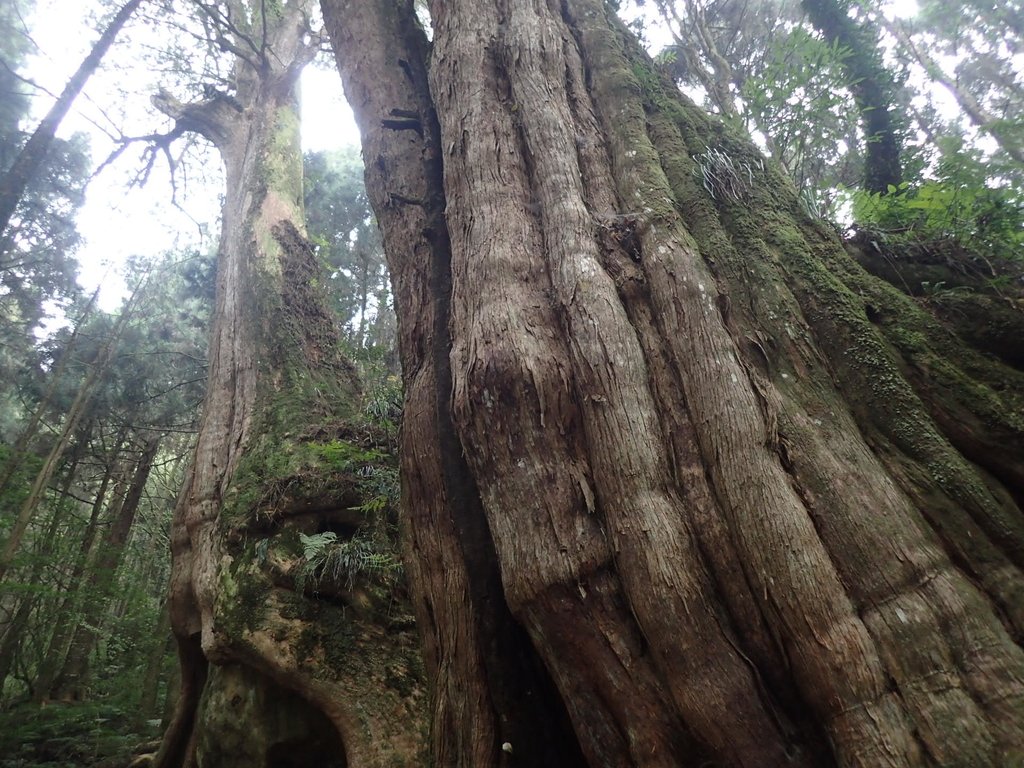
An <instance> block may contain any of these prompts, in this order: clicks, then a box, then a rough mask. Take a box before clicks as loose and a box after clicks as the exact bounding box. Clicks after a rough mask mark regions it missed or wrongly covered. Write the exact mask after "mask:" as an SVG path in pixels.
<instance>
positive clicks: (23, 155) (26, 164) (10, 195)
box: [0, 0, 144, 235]
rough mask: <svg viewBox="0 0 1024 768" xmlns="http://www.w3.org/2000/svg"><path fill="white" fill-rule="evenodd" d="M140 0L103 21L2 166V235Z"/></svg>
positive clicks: (0, 231) (142, 0)
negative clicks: (86, 51)
mask: <svg viewBox="0 0 1024 768" xmlns="http://www.w3.org/2000/svg"><path fill="white" fill-rule="evenodd" d="M143 2H144V0H128V2H126V3H125V4H124V5H122V6H121V8H120V9H119V10H118V11H117V13H116V14H114V18H113V19H111V20H110V23H108V24H107V26H106V28H105V29H104V30H103V32H102V33H101V34H100V36H99V38H98V39H97V40H96V42H95V43H94V44H93V47H92V50H91V51H89V54H88V55H87V56H86V57H85V59H83V60H82V63H81V64H80V65H79V67H78V69H77V70H76V71H75V73H74V74H73V75H72V76H71V78H70V79H69V80H68V82H67V85H65V86H64V90H63V91H62V92H61V94H60V96H59V97H57V100H56V101H55V102H54V103H53V106H52V107H50V111H49V112H47V113H46V116H45V117H43V119H42V120H41V121H40V123H39V125H38V126H37V127H36V129H35V131H33V132H32V135H31V136H30V137H29V139H28V141H27V142H25V146H23V147H22V148H21V150H20V151H19V152H18V154H17V155H16V156H15V158H14V160H13V162H12V163H11V165H10V167H8V168H6V169H5V171H4V173H3V175H0V235H3V234H4V231H5V230H6V229H7V225H8V224H9V223H10V221H11V217H12V216H13V215H14V212H15V210H16V209H17V207H18V203H19V202H20V201H21V198H22V195H23V194H24V193H25V189H26V187H27V186H28V184H29V181H30V180H31V179H32V176H33V175H34V174H35V173H36V171H37V170H39V168H40V166H42V164H43V161H44V160H45V158H46V153H47V152H48V151H49V149H50V145H51V144H53V140H54V137H55V136H56V135H57V128H59V127H60V124H61V121H62V120H63V119H64V117H65V116H66V115H67V113H68V110H70V109H71V105H72V104H73V103H74V101H75V99H77V98H78V94H79V93H81V92H82V88H84V87H85V84H86V83H87V82H88V80H89V78H90V77H91V76H92V74H93V72H95V71H96V69H97V68H98V67H99V65H100V63H101V62H102V61H103V57H104V56H105V55H106V53H107V51H108V50H110V46H112V45H113V44H114V40H116V39H117V36H118V34H119V33H120V32H121V30H122V29H123V28H124V25H125V24H126V23H127V22H128V20H129V19H130V18H131V17H132V15H133V14H134V13H135V11H136V10H138V8H139V6H140V5H142V3H143Z"/></svg>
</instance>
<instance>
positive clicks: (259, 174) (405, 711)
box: [156, 0, 424, 768]
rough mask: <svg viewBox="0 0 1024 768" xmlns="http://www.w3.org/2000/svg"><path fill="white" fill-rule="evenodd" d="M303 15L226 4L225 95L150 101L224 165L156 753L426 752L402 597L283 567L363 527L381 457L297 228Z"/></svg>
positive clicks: (306, 760) (375, 763) (187, 763)
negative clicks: (162, 728) (363, 425)
mask: <svg viewBox="0 0 1024 768" xmlns="http://www.w3.org/2000/svg"><path fill="white" fill-rule="evenodd" d="M215 11H216V8H215V7H214V6H209V7H208V8H207V12H209V13H211V14H214V15H213V17H212V18H211V20H210V23H211V24H213V25H214V26H216V25H217V24H219V23H220V22H221V21H222V19H220V17H218V16H216V13H215ZM311 11H312V2H311V0H296V1H295V2H289V3H266V4H255V5H248V4H242V3H238V4H232V15H231V22H232V27H231V29H230V30H229V31H226V32H225V33H224V34H225V35H227V36H228V37H235V38H238V39H236V40H234V43H235V44H236V47H237V48H238V51H241V52H244V55H243V53H238V60H237V62H236V71H235V73H234V81H235V82H236V83H237V85H238V87H237V94H236V95H235V96H234V97H233V101H234V104H227V103H226V102H225V101H224V100H223V99H216V98H214V99H207V100H204V101H202V102H198V103H196V104H180V103H178V102H175V101H174V100H173V99H170V98H169V97H167V96H166V95H164V96H162V97H161V98H160V99H159V102H160V104H161V105H162V107H163V108H164V109H165V111H166V112H167V113H168V114H170V115H171V116H172V117H174V118H175V119H176V120H177V121H178V125H177V126H176V128H175V130H178V129H179V128H180V129H182V130H190V131H198V132H201V133H203V135H205V136H207V137H208V138H210V139H211V140H213V141H214V143H215V144H216V145H217V148H218V149H219V150H220V152H221V156H222V158H223V160H224V165H225V171H226V177H227V189H226V194H225V201H224V211H223V216H222V221H223V232H222V235H221V244H220V249H219V253H218V268H217V296H216V306H215V311H214V317H213V327H212V339H211V343H210V368H209V384H208V392H207V397H206V401H205V403H204V409H203V417H202V422H201V424H200V431H199V436H198V440H197V447H196V452H195V456H194V460H193V464H192V467H191V470H190V472H189V477H188V479H187V481H186V485H185V488H184V490H183V493H182V495H181V496H180V498H179V503H178V505H177V508H176V510H175V517H174V521H173V523H172V530H171V547H172V557H173V567H172V573H171V587H170V596H169V602H168V605H169V610H170V614H171V624H172V628H173V631H174V635H175V637H176V639H177V642H178V649H179V659H180V660H181V667H182V685H181V693H180V697H179V700H178V704H177V707H176V710H175V714H174V718H173V720H172V722H171V724H170V726H169V728H168V731H167V733H166V734H165V738H164V742H163V745H162V747H161V750H160V753H159V754H158V756H157V758H156V765H158V766H160V767H161V768H164V767H167V768H170V767H175V768H177V767H179V766H181V767H189V768H191V766H196V765H216V766H218V767H219V768H231V767H232V766H237V767H238V768H249V766H254V765H279V764H282V761H283V760H284V759H285V758H286V757H287V758H288V759H289V760H298V761H300V762H303V764H309V765H321V764H328V763H330V764H339V763H340V764H341V765H344V766H352V767H353V768H378V767H380V768H383V767H384V766H389V765H395V764H402V765H414V764H417V763H419V762H421V761H422V755H421V753H422V751H423V739H422V730H423V728H422V726H421V721H422V718H423V714H422V710H423V706H422V703H421V702H422V700H423V698H424V694H423V686H422V681H421V679H420V673H419V671H418V670H419V668H420V666H421V662H420V657H419V649H418V647H417V638H416V637H415V634H414V633H413V632H412V631H411V629H410V628H411V624H412V620H411V617H408V616H407V615H406V614H405V609H404V608H403V601H402V597H401V595H390V594H384V596H376V595H374V594H371V593H370V590H368V589H367V590H362V591H359V592H358V593H357V591H356V590H355V588H354V587H353V588H350V589H347V590H346V589H340V588H335V589H329V587H330V586H331V585H326V584H325V585H323V586H322V589H321V593H322V594H320V595H314V594H313V591H312V590H311V589H310V590H305V591H304V589H303V587H302V585H301V584H300V583H299V582H298V580H297V577H296V573H297V572H298V569H299V568H300V567H301V565H302V558H303V554H304V553H303V546H302V544H301V539H300V534H305V535H307V536H309V535H313V534H318V533H324V532H326V531H331V532H334V531H333V528H332V526H336V527H338V528H339V529H341V530H342V531H344V530H347V529H348V528H351V527H354V526H355V525H358V524H359V523H362V522H368V521H364V519H363V517H364V516H360V515H359V513H358V512H353V510H354V509H355V510H357V509H358V508H359V507H360V505H361V504H363V502H364V501H365V499H364V498H362V497H361V495H360V494H361V489H360V476H359V471H360V470H362V469H363V468H364V466H365V465H368V464H370V463H372V462H373V461H375V460H377V459H376V457H377V456H379V452H377V451H370V450H367V448H368V447H372V446H367V445H366V444H365V442H363V440H364V438H363V437H362V433H365V430H361V431H358V432H357V423H356V419H355V418H354V414H355V411H356V408H357V405H358V403H357V401H358V398H359V395H360V392H359V382H358V381H357V378H356V375H355V372H354V369H353V367H352V365H351V364H350V363H349V362H348V361H347V360H346V359H345V358H344V357H343V355H342V354H341V352H340V351H339V339H338V332H337V327H336V323H335V320H334V318H332V317H331V315H330V313H329V311H328V310H327V309H326V304H325V299H324V297H323V296H322V295H321V293H320V291H319V290H318V288H317V287H316V286H317V285H318V284H319V280H318V278H319V265H318V263H317V259H316V255H315V253H314V252H313V249H312V247H311V245H310V243H309V242H308V241H307V239H306V237H305V234H304V224H303V215H302V155H301V148H300V144H299V130H298V129H299V124H298V103H297V96H296V90H295V89H296V83H297V79H298V76H299V73H300V72H301V70H302V67H303V66H304V65H305V64H306V63H308V62H309V61H310V60H311V58H312V56H313V54H314V53H315V48H314V47H313V46H311V45H310V44H309V43H308V42H306V40H307V39H308V37H309V33H310V30H309V19H310V14H311ZM263 13H265V14H266V15H265V17H264V16H262V14H263ZM228 42H230V41H228ZM232 50H234V49H232ZM239 107H240V108H239ZM364 459H365V461H364ZM311 510H312V511H311ZM339 521H340V522H339ZM333 586H335V587H337V585H333ZM379 592H381V593H385V592H386V590H379ZM285 710H287V711H288V712H290V713H291V714H292V715H293V716H292V717H288V716H285V713H284V711H285Z"/></svg>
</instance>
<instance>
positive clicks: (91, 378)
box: [0, 278, 145, 582]
mask: <svg viewBox="0 0 1024 768" xmlns="http://www.w3.org/2000/svg"><path fill="white" fill-rule="evenodd" d="M144 284H145V278H143V280H141V281H140V282H139V285H138V286H137V287H136V288H135V291H134V292H133V293H132V295H131V296H130V297H129V299H128V300H127V301H126V302H125V305H124V309H123V310H122V312H121V316H120V317H119V318H118V320H117V324H116V325H115V326H114V328H113V330H112V331H111V333H110V336H109V337H108V338H107V340H106V341H105V342H104V344H103V347H102V348H101V349H100V352H99V354H98V355H97V357H96V360H95V361H94V362H93V364H92V366H91V368H90V369H89V372H88V373H87V374H86V376H85V379H84V380H83V381H82V384H81V386H79V388H78V394H77V395H75V400H74V402H73V403H72V404H71V408H70V409H69V410H68V412H67V415H66V416H65V417H64V423H63V425H62V428H61V433H60V437H59V438H58V439H57V442H56V443H55V444H54V446H53V448H51V449H50V453H49V455H48V456H47V457H46V461H45V462H44V463H43V466H42V468H41V469H40V470H39V473H38V474H37V475H36V479H35V482H34V483H33V484H32V490H31V491H30V492H29V495H28V497H27V498H26V499H25V501H24V502H23V503H22V505H21V510H20V511H19V512H18V517H17V519H16V520H15V521H14V525H13V526H12V527H11V532H10V533H9V534H8V536H7V541H5V542H4V546H3V550H2V551H0V582H3V581H4V578H5V576H6V575H7V571H8V569H9V568H10V566H11V563H12V562H13V561H14V557H15V555H16V554H17V552H18V548H19V547H20V546H21V540H22V537H23V536H24V535H25V531H26V530H28V526H29V523H31V522H32V517H33V515H34V514H35V511H36V507H37V506H39V502H40V500H41V499H42V497H43V494H44V493H45V491H46V488H47V486H48V485H49V483H50V478H51V477H53V473H54V472H55V471H56V470H57V467H58V465H59V464H60V460H61V457H62V456H63V455H64V451H65V450H66V449H67V447H68V443H69V442H70V440H71V436H72V435H73V434H74V431H75V429H76V428H77V427H78V423H79V421H81V419H82V418H83V416H84V415H85V414H86V412H87V411H88V409H89V403H90V401H91V399H92V395H93V390H94V389H95V387H96V384H97V383H98V382H99V380H100V378H101V377H102V376H103V374H104V373H106V370H107V366H108V365H110V361H111V360H112V359H113V357H114V352H115V351H116V350H117V345H118V342H119V341H120V339H121V334H122V333H124V329H125V327H126V326H127V324H128V321H129V319H130V318H131V316H132V313H133V311H134V308H135V304H136V299H137V298H138V296H139V293H140V291H141V290H142V286H143V285H144Z"/></svg>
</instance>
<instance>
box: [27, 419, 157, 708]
mask: <svg viewBox="0 0 1024 768" xmlns="http://www.w3.org/2000/svg"><path fill="white" fill-rule="evenodd" d="M159 448H160V436H156V437H151V438H149V439H148V440H147V441H146V444H145V445H144V446H143V449H142V455H141V456H140V457H139V460H138V463H137V464H136V465H135V473H134V475H133V477H132V482H131V485H129V487H128V492H127V493H126V494H125V496H124V498H123V499H122V500H121V502H120V504H119V505H118V509H117V511H116V512H115V514H114V516H113V519H112V520H111V522H110V527H109V528H108V529H107V531H106V533H105V534H104V536H103V538H102V539H101V540H100V543H99V554H98V556H97V558H96V562H95V563H94V565H93V567H92V569H91V571H90V572H89V573H87V574H86V580H85V583H84V584H83V585H82V594H83V596H84V605H83V607H82V616H81V619H80V620H78V621H77V622H76V625H77V626H76V628H75V632H74V635H73V637H72V640H71V646H70V647H69V648H68V655H67V657H66V658H65V660H64V665H63V667H62V668H61V671H60V674H59V675H58V676H57V679H56V681H55V682H54V684H53V686H52V690H51V691H49V692H48V693H44V696H45V697H46V698H54V699H61V700H77V699H80V698H82V694H83V691H84V687H85V680H86V676H87V674H88V669H89V656H90V654H92V651H93V648H94V647H95V645H96V640H97V635H98V632H99V630H98V627H99V626H100V624H101V623H102V622H101V615H102V613H103V611H104V609H105V608H106V607H107V604H108V603H109V601H110V599H111V597H112V596H113V594H114V587H115V586H116V585H117V571H118V567H119V566H120V564H121V558H122V556H123V554H124V548H125V545H126V544H127V543H128V535H129V534H130V533H131V529H132V525H133V524H134V522H135V516H136V514H137V513H138V511H139V504H140V503H141V502H142V494H143V492H144V491H145V489H146V481H147V480H148V479H149V473H150V470H152V468H153V461H154V460H155V459H156V454H157V451H158V450H159Z"/></svg>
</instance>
